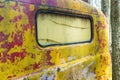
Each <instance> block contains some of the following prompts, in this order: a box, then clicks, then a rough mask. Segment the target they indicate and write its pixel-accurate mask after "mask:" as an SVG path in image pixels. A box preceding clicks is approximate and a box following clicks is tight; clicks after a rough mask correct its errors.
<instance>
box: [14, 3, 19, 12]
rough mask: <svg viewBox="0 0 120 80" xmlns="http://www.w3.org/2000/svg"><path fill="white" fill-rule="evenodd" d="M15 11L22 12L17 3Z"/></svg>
mask: <svg viewBox="0 0 120 80" xmlns="http://www.w3.org/2000/svg"><path fill="white" fill-rule="evenodd" d="M12 8H13V9H14V10H15V11H16V10H17V11H19V12H20V7H19V6H18V4H17V3H16V4H15V5H14V6H13V7H12Z"/></svg>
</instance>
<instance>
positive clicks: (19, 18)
mask: <svg viewBox="0 0 120 80" xmlns="http://www.w3.org/2000/svg"><path fill="white" fill-rule="evenodd" d="M21 19H22V15H19V16H15V17H14V19H12V20H10V22H14V23H15V22H18V21H19V20H21Z"/></svg>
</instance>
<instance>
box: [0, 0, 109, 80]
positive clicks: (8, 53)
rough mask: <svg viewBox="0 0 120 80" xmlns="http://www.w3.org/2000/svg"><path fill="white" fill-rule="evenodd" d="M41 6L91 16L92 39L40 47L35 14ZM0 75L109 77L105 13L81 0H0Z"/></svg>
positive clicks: (50, 79) (13, 78)
mask: <svg viewBox="0 0 120 80" xmlns="http://www.w3.org/2000/svg"><path fill="white" fill-rule="evenodd" d="M41 9H44V10H49V11H59V12H64V13H66V12H69V13H74V14H82V15H89V16H91V17H92V18H93V23H92V27H93V28H92V29H93V30H92V31H93V39H92V42H90V43H81V44H74V45H63V46H49V47H45V48H43V47H40V46H39V45H38V44H37V41H36V23H35V16H36V13H37V11H38V10H41ZM57 36H58V35H57ZM0 75H1V76H0V79H1V80H25V79H26V80H37V79H38V80H39V79H40V80H46V79H47V80H111V57H110V53H109V50H108V25H107V22H106V20H105V17H104V15H103V14H102V13H101V12H100V11H98V10H96V9H95V8H93V7H91V6H90V5H88V4H86V3H84V2H82V1H80V0H15V1H3V0H2V1H0Z"/></svg>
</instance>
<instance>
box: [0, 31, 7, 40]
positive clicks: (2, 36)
mask: <svg viewBox="0 0 120 80" xmlns="http://www.w3.org/2000/svg"><path fill="white" fill-rule="evenodd" d="M7 39H8V35H5V34H4V33H2V32H0V41H5V40H7Z"/></svg>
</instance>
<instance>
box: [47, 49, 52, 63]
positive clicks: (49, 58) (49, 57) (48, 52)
mask: <svg viewBox="0 0 120 80" xmlns="http://www.w3.org/2000/svg"><path fill="white" fill-rule="evenodd" d="M50 53H51V50H48V51H47V53H46V56H47V64H48V65H54V63H51V62H50V60H51V58H52V57H51V55H50Z"/></svg>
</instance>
